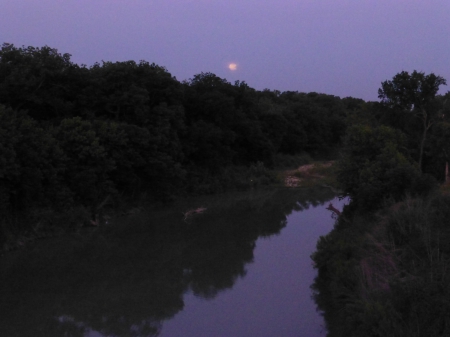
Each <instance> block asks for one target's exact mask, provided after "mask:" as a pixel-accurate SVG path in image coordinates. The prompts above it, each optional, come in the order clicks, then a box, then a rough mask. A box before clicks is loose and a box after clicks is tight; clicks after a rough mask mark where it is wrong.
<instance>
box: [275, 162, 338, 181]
mask: <svg viewBox="0 0 450 337" xmlns="http://www.w3.org/2000/svg"><path fill="white" fill-rule="evenodd" d="M333 163H334V161H328V162H323V163H314V164H307V165H302V166H299V167H298V168H297V169H295V170H288V171H285V172H284V185H285V186H286V187H299V186H300V185H301V183H302V182H303V181H306V180H311V179H321V178H324V176H323V175H321V174H320V172H318V171H320V168H322V169H323V168H327V167H330V166H331V165H333Z"/></svg>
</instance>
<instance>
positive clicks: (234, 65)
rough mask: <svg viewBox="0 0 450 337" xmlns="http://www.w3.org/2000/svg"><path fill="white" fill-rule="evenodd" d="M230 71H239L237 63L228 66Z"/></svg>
mask: <svg viewBox="0 0 450 337" xmlns="http://www.w3.org/2000/svg"><path fill="white" fill-rule="evenodd" d="M228 69H230V70H231V71H235V70H236V69H237V64H236V63H230V64H229V65H228Z"/></svg>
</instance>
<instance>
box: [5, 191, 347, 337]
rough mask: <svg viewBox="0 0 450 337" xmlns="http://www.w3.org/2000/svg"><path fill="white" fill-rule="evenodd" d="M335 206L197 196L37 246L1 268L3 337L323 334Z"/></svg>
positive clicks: (264, 196) (314, 199) (322, 194)
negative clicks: (325, 265) (323, 289)
mask: <svg viewBox="0 0 450 337" xmlns="http://www.w3.org/2000/svg"><path fill="white" fill-rule="evenodd" d="M333 198H334V196H333V195H332V194H331V192H330V191H328V190H327V189H321V190H315V191H312V190H308V191H304V190H303V191H302V190H273V191H259V192H251V193H246V194H232V195H225V196H218V197H212V198H211V197H209V198H196V199H190V200H188V201H185V202H184V203H179V204H177V205H175V206H173V207H172V208H170V209H164V210H158V211H149V212H146V211H143V212H141V213H140V214H137V215H135V216H132V217H129V218H127V219H122V220H120V221H118V222H116V223H114V224H111V225H110V226H109V227H107V228H103V229H100V230H97V231H95V232H89V233H80V234H79V235H71V236H67V237H63V238H58V239H55V240H53V239H52V240H43V241H41V242H36V243H34V244H33V245H30V246H29V247H27V248H26V249H24V250H23V251H20V252H15V253H11V254H9V255H7V256H5V257H3V258H2V259H1V260H0V268H1V269H0V271H1V274H0V291H1V296H2V302H1V304H0V310H1V312H2V317H1V318H0V335H1V336H12V337H14V336H28V335H30V336H31V335H33V336H84V337H101V336H157V335H158V336H162V337H172V336H200V337H201V336H216V337H217V336H262V337H264V336H286V337H289V336H310V337H316V336H325V335H326V331H325V329H324V327H323V326H324V322H323V318H322V316H321V315H320V313H318V312H317V311H316V304H315V303H314V301H313V300H312V298H311V295H312V291H311V289H310V286H311V284H312V283H313V280H314V277H315V276H316V271H315V270H314V269H313V266H312V261H311V259H310V255H311V253H312V252H313V251H314V250H315V244H316V242H317V239H318V238H319V236H320V235H324V234H326V233H328V232H329V231H330V230H331V229H332V227H333V224H334V219H332V217H331V214H330V212H329V211H327V210H325V207H326V205H327V204H328V202H330V200H331V202H333V204H334V205H335V206H336V207H337V208H341V207H342V202H340V201H338V200H336V199H333ZM325 203H326V204H325ZM199 206H203V207H206V208H207V211H206V212H205V213H204V214H202V215H198V216H196V217H194V218H192V219H188V221H183V217H182V215H181V212H182V211H186V210H188V209H191V208H193V207H199Z"/></svg>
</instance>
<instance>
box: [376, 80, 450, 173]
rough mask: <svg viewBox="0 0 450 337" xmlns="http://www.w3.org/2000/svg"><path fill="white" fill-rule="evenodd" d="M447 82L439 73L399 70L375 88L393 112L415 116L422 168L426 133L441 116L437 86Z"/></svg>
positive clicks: (419, 160) (419, 159)
mask: <svg viewBox="0 0 450 337" xmlns="http://www.w3.org/2000/svg"><path fill="white" fill-rule="evenodd" d="M446 84H447V82H446V80H445V79H444V78H442V77H441V76H436V75H435V74H433V73H431V74H429V75H425V74H424V73H421V72H417V71H413V72H412V73H411V74H409V73H408V72H407V71H402V72H401V73H398V74H397V75H395V76H394V78H393V79H392V80H391V81H384V82H383V83H382V84H381V88H380V89H379V90H378V97H379V98H380V99H381V101H382V103H383V104H385V105H386V106H387V107H388V108H389V109H391V110H394V111H400V112H406V113H408V114H411V115H414V116H416V117H418V118H419V119H420V121H421V125H422V134H421V137H420V145H419V158H418V162H419V167H420V168H421V169H422V159H423V151H424V146H425V141H426V138H427V132H428V130H429V129H430V128H431V126H432V125H433V124H434V123H435V122H436V121H437V120H438V119H440V118H441V117H442V115H441V113H440V109H439V107H436V106H435V104H434V103H435V97H436V94H437V92H438V90H439V87H440V86H441V85H446Z"/></svg>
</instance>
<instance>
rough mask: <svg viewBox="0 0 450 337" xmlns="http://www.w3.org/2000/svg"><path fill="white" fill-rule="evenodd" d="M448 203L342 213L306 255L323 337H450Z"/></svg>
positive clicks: (439, 197) (410, 201)
mask: <svg viewBox="0 0 450 337" xmlns="http://www.w3.org/2000/svg"><path fill="white" fill-rule="evenodd" d="M449 203H450V197H449V196H448V195H443V194H442V193H435V194H433V195H430V196H428V197H425V198H406V199H405V200H404V201H402V202H398V203H395V204H386V205H385V207H384V208H383V209H381V210H380V211H378V212H377V213H375V214H370V215H361V214H351V213H352V212H351V211H350V210H349V208H347V209H346V210H345V211H344V213H343V215H342V216H341V218H340V219H339V222H338V223H337V224H336V227H335V229H334V230H333V231H332V232H331V233H329V234H328V235H327V236H325V237H322V238H321V239H320V240H319V242H318V244H317V251H316V252H315V253H314V255H313V260H314V262H315V265H316V267H317V269H318V271H319V276H318V278H317V279H316V282H315V285H314V288H315V290H316V299H317V302H318V305H319V307H320V308H321V309H322V310H325V318H326V321H327V325H328V328H329V331H330V333H329V336H380V337H381V336H383V337H384V336H408V337H410V336H417V337H419V336H448V335H450V315H449V313H450V282H449V281H450V268H448V266H449V265H450V227H449V226H448V219H449V218H450V208H449V207H448V204H449Z"/></svg>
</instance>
